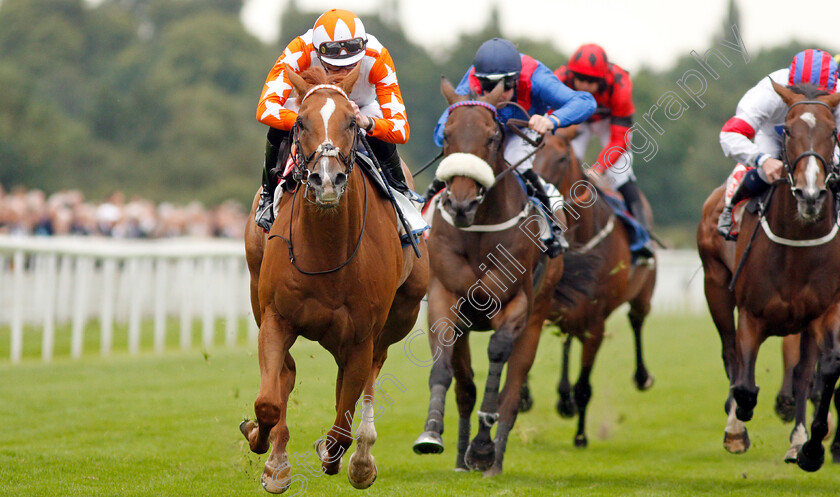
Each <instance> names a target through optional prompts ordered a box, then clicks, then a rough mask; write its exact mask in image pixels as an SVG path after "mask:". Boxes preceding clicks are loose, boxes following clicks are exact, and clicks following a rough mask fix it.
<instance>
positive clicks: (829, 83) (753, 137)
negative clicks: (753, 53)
mask: <svg viewBox="0 0 840 497" xmlns="http://www.w3.org/2000/svg"><path fill="white" fill-rule="evenodd" d="M837 71H838V66H837V62H836V61H835V60H834V59H833V58H832V57H831V55H830V54H828V53H827V52H824V51H822V50H816V49H808V50H803V51H802V52H799V53H798V54H796V56H794V57H793V61H792V62H791V64H790V67H788V68H785V69H779V70H778V71H774V72H772V73H770V75H769V78H770V79H772V80H773V81H775V82H776V83H778V84H781V85H788V86H793V85H796V84H799V83H808V84H811V85H813V86H816V87H818V88H820V89H821V90H825V91H827V92H829V93H834V92H835V91H837V90H838V81H837V80H838V73H837ZM787 112H788V106H787V104H785V102H784V101H783V100H782V97H780V96H779V95H778V94H777V93H776V91H775V90H774V89H773V85H772V84H771V83H770V81H768V79H767V78H762V80H761V81H759V82H758V84H757V85H755V86H754V87H752V88H750V89H749V90H748V91H747V93H745V94H744V96H743V97H741V100H740V101H739V102H738V108H737V110H736V111H735V116H734V117H732V118H731V119H729V120H728V121H726V124H724V125H723V129H721V131H720V146H721V148H723V153H724V154H725V155H726V156H727V157H732V158H733V159H735V160H737V161H738V164H737V165H736V166H735V170H734V171H732V174H730V175H729V178H727V180H726V193H725V196H724V202H725V204H724V209H723V212H722V213H721V214H720V218H719V219H718V232H720V234H721V235H722V236H723V237H724V238H727V239H734V237H733V236H732V235H731V234H730V231H731V230H732V209H733V207H734V206H735V205H736V204H738V203H739V202H741V201H742V200H746V199H749V198H752V197H755V196H757V195H760V194H761V193H764V191H765V190H767V188H768V187H769V186H770V184H771V183H772V182H773V181H775V180H777V179H779V178H781V176H782V173H783V172H784V164H783V163H782V161H781V159H782V157H781V154H782V140H783V137H782V130H783V127H784V124H785V116H786V115H787ZM834 117H835V121H836V124H837V126H838V128H840V107H838V108H837V109H835V111H834ZM837 153H838V152H837V150H835V153H834V159H833V160H834V162H835V163H836V162H837Z"/></svg>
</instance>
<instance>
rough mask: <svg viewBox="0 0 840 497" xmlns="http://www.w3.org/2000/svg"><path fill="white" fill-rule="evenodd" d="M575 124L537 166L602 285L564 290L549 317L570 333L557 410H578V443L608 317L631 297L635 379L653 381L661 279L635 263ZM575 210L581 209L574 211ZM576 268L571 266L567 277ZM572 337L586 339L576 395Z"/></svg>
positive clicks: (566, 413) (582, 442)
mask: <svg viewBox="0 0 840 497" xmlns="http://www.w3.org/2000/svg"><path fill="white" fill-rule="evenodd" d="M574 134H575V127H569V128H566V129H563V130H557V131H556V132H555V134H554V135H553V136H549V135H547V136H546V137H545V140H544V142H545V145H544V147H543V148H542V150H540V151H539V152H538V153H537V155H536V157H535V158H534V169H535V170H536V171H537V172H538V173H540V174H541V175H542V176H543V177H544V178H546V179H547V180H548V181H550V182H551V183H553V184H554V185H555V186H557V188H558V189H559V190H560V193H561V194H563V196H564V198H565V199H566V202H568V208H567V213H568V215H567V216H566V217H567V218H568V219H569V223H570V226H569V231H568V235H569V240H570V242H571V243H572V244H573V246H580V248H578V251H579V252H581V253H589V254H592V255H593V256H595V257H596V266H595V268H593V270H594V273H595V274H594V277H595V280H596V281H597V286H596V288H595V290H594V292H593V294H592V295H591V296H586V295H578V296H577V297H576V298H573V299H572V300H571V301H568V300H566V299H565V298H558V297H565V294H562V293H561V294H560V295H558V296H556V298H555V299H554V300H553V301H552V307H551V312H550V313H549V316H548V319H549V320H550V321H552V322H555V323H558V324H559V325H560V327H561V328H562V330H563V332H564V333H567V334H568V335H569V337H568V338H567V339H566V340H565V342H564V345H563V366H562V378H561V380H560V384H559V385H558V394H559V395H560V399H559V400H558V401H557V411H558V413H559V414H560V415H561V416H563V417H572V416H574V415H575V413H577V414H578V431H577V434H576V436H575V445H576V446H578V447H585V446H586V445H587V438H586V432H585V423H586V406H587V404H588V403H589V399H590V398H591V395H592V387H591V385H590V383H589V376H590V373H591V371H592V366H593V364H594V362H595V356H596V354H597V353H598V349H599V347H600V346H601V341H602V340H603V338H604V321H605V320H606V319H607V317H609V315H610V314H611V313H612V312H613V311H614V310H615V308H616V307H618V306H619V305H621V304H623V303H624V302H629V304H630V311H629V313H628V317H629V318H630V324H631V326H632V327H633V333H634V337H635V343H636V371H635V373H634V375H633V380H634V382H635V383H636V388H638V389H639V390H647V389H648V388H650V387H651V386H652V385H653V376H651V375H649V374H648V371H647V368H646V367H645V363H644V360H643V357H642V324H643V323H644V320H645V317H647V315H648V313H649V312H650V300H651V296H652V295H653V288H654V285H655V283H656V264H655V260H652V261H650V263H649V264H638V265H634V264H631V258H630V241H631V240H630V238H629V235H628V233H627V230H626V229H624V228H623V226H622V222H621V221H620V220H619V219H618V218H617V216H616V215H615V214H614V213H613V209H612V207H610V206H609V204H608V203H607V202H606V200H604V199H603V198H602V197H601V196H600V195H599V192H598V191H597V190H596V189H595V187H594V186H593V185H592V184H591V183H589V181H588V180H587V177H586V176H585V175H584V173H583V169H582V168H581V167H580V164H579V163H578V160H577V157H576V156H575V154H574V153H573V152H572V150H571V142H570V140H571V139H572V138H574ZM642 198H643V200H644V202H645V206H646V209H645V210H646V214H647V216H648V226H652V225H653V222H652V219H651V218H652V216H651V213H650V207H649V206H647V201H646V199H644V197H642ZM572 211H574V212H576V213H577V214H578V216H577V217H575V215H574V214H572ZM576 270H577V268H572V267H567V268H566V270H565V274H564V276H563V277H564V279H565V278H566V277H567V275H569V273H571V272H573V271H576ZM571 337H576V338H577V339H578V340H580V341H581V343H582V345H583V350H582V352H581V370H580V376H579V378H578V381H577V383H576V384H575V388H574V397H572V395H571V387H570V385H569V379H568V371H569V369H568V357H569V346H570V345H571Z"/></svg>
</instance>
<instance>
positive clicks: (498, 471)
mask: <svg viewBox="0 0 840 497" xmlns="http://www.w3.org/2000/svg"><path fill="white" fill-rule="evenodd" d="M500 474H502V468H501V467H500V466H497V465H495V464H494V465H493V467H492V468H490V469H488V470H487V471H485V472H484V473H482V476H484V477H485V478H493V477H494V476H498V475H500Z"/></svg>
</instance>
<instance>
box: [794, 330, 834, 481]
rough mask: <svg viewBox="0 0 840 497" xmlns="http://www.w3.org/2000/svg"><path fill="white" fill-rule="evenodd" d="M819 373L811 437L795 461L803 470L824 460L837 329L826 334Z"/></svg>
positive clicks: (815, 466) (818, 465) (816, 467)
mask: <svg viewBox="0 0 840 497" xmlns="http://www.w3.org/2000/svg"><path fill="white" fill-rule="evenodd" d="M819 374H820V376H821V378H820V380H821V382H822V395H821V396H820V403H819V406H818V407H817V411H816V412H815V413H814V421H813V422H812V423H811V438H810V439H809V440H808V441H807V442H805V444H804V445H803V446H802V450H800V451H799V457H798V458H797V460H796V463H797V464H798V465H799V467H800V468H802V469H804V470H805V471H816V470H818V469H820V468H821V467H822V464H823V462H824V460H825V449H823V446H822V441H823V438H825V436H826V434H827V433H828V414H829V413H828V411H829V408H830V407H831V396H832V394H833V393H834V387H835V386H836V383H837V380H838V378H840V343H838V340H837V331H836V329H835V330H832V331H830V332H829V333H827V334H826V336H825V340H824V343H823V347H822V350H821V354H820V365H819Z"/></svg>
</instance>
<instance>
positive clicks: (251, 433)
mask: <svg viewBox="0 0 840 497" xmlns="http://www.w3.org/2000/svg"><path fill="white" fill-rule="evenodd" d="M239 432H240V433H242V435H244V436H245V440H247V441H248V447H250V448H251V452H253V453H255V454H265V453H266V452H268V447H269V443H268V440H266V441H265V443H264V444H260V443H259V436H260V427H259V425H257V422H256V421H253V420H249V419H244V420H242V422H241V423H239Z"/></svg>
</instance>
